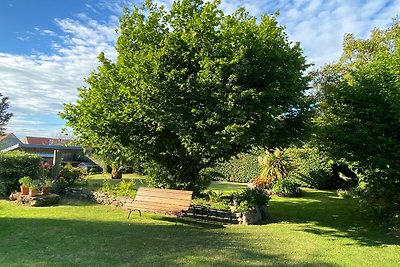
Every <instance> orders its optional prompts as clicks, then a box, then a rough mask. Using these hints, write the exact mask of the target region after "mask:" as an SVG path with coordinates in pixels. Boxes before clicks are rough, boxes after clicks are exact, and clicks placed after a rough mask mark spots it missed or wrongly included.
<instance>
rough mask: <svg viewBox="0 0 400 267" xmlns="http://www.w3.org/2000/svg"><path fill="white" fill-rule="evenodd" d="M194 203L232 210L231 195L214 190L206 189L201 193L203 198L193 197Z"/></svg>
mask: <svg viewBox="0 0 400 267" xmlns="http://www.w3.org/2000/svg"><path fill="white" fill-rule="evenodd" d="M192 203H193V204H195V205H202V206H206V207H210V208H213V209H219V210H230V207H229V205H230V204H231V196H230V195H224V194H223V193H221V192H216V191H213V190H206V191H204V192H203V193H202V194H201V198H195V199H193V201H192Z"/></svg>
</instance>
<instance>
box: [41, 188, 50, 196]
mask: <svg viewBox="0 0 400 267" xmlns="http://www.w3.org/2000/svg"><path fill="white" fill-rule="evenodd" d="M48 194H49V188H48V187H42V195H48Z"/></svg>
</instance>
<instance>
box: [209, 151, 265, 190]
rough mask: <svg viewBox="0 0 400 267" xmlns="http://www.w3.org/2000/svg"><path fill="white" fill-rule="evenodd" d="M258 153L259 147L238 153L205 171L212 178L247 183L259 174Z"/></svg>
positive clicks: (259, 153)
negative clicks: (248, 151)
mask: <svg viewBox="0 0 400 267" xmlns="http://www.w3.org/2000/svg"><path fill="white" fill-rule="evenodd" d="M260 155H261V150H260V149H253V150H252V151H251V152H250V153H240V154H238V155H237V156H234V157H232V158H231V159H230V160H228V161H225V162H222V163H218V164H216V166H214V167H212V168H209V169H207V171H208V172H209V174H210V175H211V176H212V178H213V180H218V181H226V182H237V183H249V182H251V181H252V180H253V179H254V178H256V177H257V176H258V175H259V174H260V171H261V169H260V165H259V163H258V157H259V156H260Z"/></svg>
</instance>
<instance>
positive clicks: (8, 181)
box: [0, 152, 40, 196]
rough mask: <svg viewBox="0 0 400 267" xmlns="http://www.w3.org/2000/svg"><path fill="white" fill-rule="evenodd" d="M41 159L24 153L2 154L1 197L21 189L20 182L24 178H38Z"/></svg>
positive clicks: (0, 167)
mask: <svg viewBox="0 0 400 267" xmlns="http://www.w3.org/2000/svg"><path fill="white" fill-rule="evenodd" d="M39 164H40V157H39V156H38V155H32V154H27V153H23V152H7V153H0V185H1V186H0V188H1V189H2V191H1V192H0V195H3V196H4V195H8V194H10V192H12V191H15V190H18V189H19V182H18V180H19V179H20V178H22V177H24V176H30V177H32V178H34V179H35V178H38V175H39V168H40V167H39Z"/></svg>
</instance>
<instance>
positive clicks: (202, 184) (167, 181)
mask: <svg viewBox="0 0 400 267" xmlns="http://www.w3.org/2000/svg"><path fill="white" fill-rule="evenodd" d="M144 168H145V174H146V177H147V183H148V185H149V186H151V187H156V188H171V189H181V190H191V191H193V193H194V194H195V195H199V194H200V193H201V192H202V191H204V190H205V189H206V188H207V187H208V186H209V185H210V183H211V178H212V177H211V176H210V174H209V172H207V171H201V172H200V173H199V174H192V175H191V174H188V175H187V179H186V180H185V181H176V179H175V176H174V175H173V174H171V173H169V170H168V169H167V168H165V167H163V166H160V165H158V164H155V163H148V164H145V165H144Z"/></svg>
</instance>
